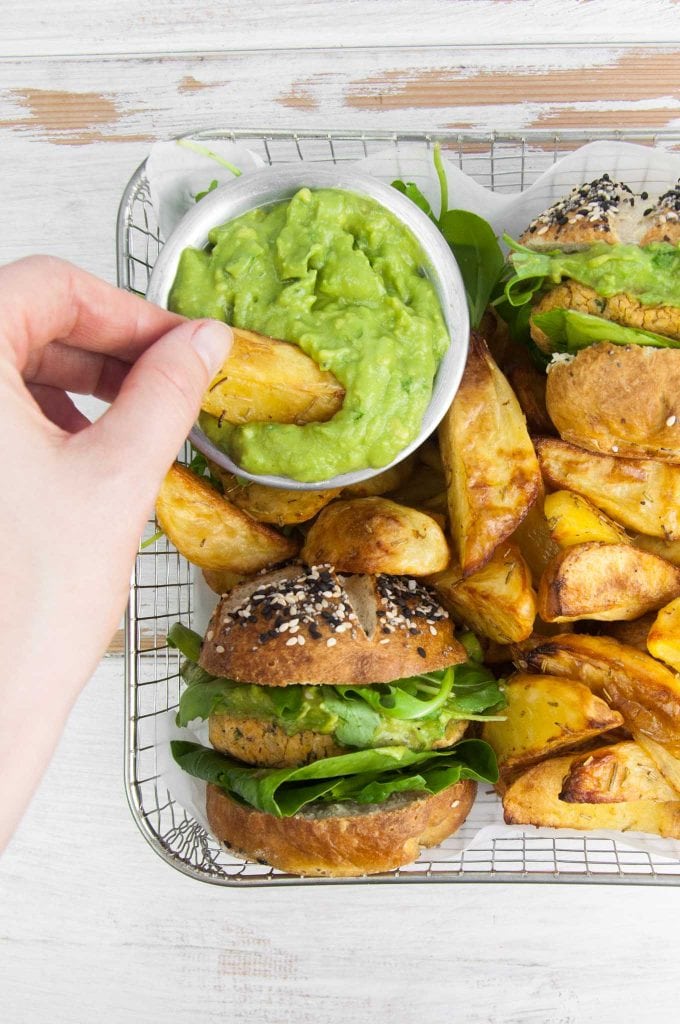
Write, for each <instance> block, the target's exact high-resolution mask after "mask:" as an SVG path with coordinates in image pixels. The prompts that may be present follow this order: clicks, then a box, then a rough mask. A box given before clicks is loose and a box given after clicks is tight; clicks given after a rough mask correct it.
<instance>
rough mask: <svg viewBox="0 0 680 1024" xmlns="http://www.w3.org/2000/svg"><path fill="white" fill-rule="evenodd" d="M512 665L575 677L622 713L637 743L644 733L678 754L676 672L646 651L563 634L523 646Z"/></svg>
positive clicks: (679, 723)
mask: <svg viewBox="0 0 680 1024" xmlns="http://www.w3.org/2000/svg"><path fill="white" fill-rule="evenodd" d="M516 665H517V667H518V668H519V669H520V670H522V671H532V672H540V673H544V674H548V675H556V676H566V677H567V678H568V679H578V680H580V681H581V682H583V683H585V684H586V686H589V687H590V689H591V690H592V691H593V693H595V694H596V695H597V696H598V697H602V698H603V699H604V700H606V701H607V703H608V704H609V705H610V707H613V708H615V709H616V710H617V711H620V712H621V714H622V715H623V720H624V723H625V725H626V728H627V729H628V730H629V731H630V732H631V734H632V735H633V738H634V739H635V740H637V741H638V743H642V738H641V737H642V736H648V737H649V738H650V739H652V740H655V741H656V742H657V743H660V744H662V745H663V746H664V747H666V748H667V749H668V751H669V753H671V754H672V755H673V756H674V757H680V676H677V675H676V674H675V672H671V670H670V669H669V668H666V667H665V665H662V664H661V663H660V662H658V661H656V660H655V659H654V658H652V657H650V656H649V655H648V654H643V653H642V651H637V650H635V648H633V647H627V646H626V645H625V644H621V643H619V642H618V641H617V640H613V639H612V638H611V637H605V636H587V635H586V634H582V633H568V634H560V635H559V636H553V637H550V638H548V639H547V640H544V641H539V642H537V643H536V646H535V647H533V649H530V648H529V644H528V643H527V644H524V645H523V647H522V650H521V651H519V652H518V654H517V657H516ZM645 749H646V750H647V747H645ZM648 752H649V751H648Z"/></svg>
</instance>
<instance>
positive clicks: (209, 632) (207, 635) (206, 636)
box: [205, 629, 215, 640]
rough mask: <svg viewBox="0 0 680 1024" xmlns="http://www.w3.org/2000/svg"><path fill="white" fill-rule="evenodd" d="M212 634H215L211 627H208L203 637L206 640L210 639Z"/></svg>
mask: <svg viewBox="0 0 680 1024" xmlns="http://www.w3.org/2000/svg"><path fill="white" fill-rule="evenodd" d="M214 635H215V634H214V632H213V630H212V629H209V630H208V632H207V633H206V634H205V638H206V640H212V638H213V637H214Z"/></svg>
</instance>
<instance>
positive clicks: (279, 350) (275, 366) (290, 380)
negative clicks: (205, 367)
mask: <svg viewBox="0 0 680 1024" xmlns="http://www.w3.org/2000/svg"><path fill="white" fill-rule="evenodd" d="M232 329H233V331H234V345H233V347H232V349H231V352H230V353H229V357H228V358H227V360H226V362H225V363H224V365H223V366H222V368H221V369H220V370H219V372H218V373H217V374H216V375H215V377H214V378H213V380H212V381H211V383H210V387H209V388H208V390H207V391H206V393H205V395H204V396H203V401H202V403H201V409H202V410H203V412H207V413H209V414H210V415H211V416H215V417H216V418H218V419H219V418H221V419H222V420H225V421H226V422H227V423H253V422H267V421H273V422H275V423H311V422H313V421H315V420H329V419H331V417H332V416H334V415H335V414H336V412H337V411H338V409H340V407H341V406H342V402H343V399H344V397H345V392H344V389H343V388H342V386H341V385H340V384H339V383H338V381H337V380H336V378H335V377H334V376H333V374H332V373H328V372H327V371H326V370H321V369H319V367H318V366H317V364H316V363H315V362H314V360H313V359H310V357H309V356H307V355H305V353H304V352H303V351H302V350H301V349H300V348H298V347H297V345H291V344H289V343H288V342H286V341H277V340H276V339H275V338H266V337H264V336H263V335H261V334H254V333H253V332H252V331H244V330H241V329H240V328H236V327H234V328H232Z"/></svg>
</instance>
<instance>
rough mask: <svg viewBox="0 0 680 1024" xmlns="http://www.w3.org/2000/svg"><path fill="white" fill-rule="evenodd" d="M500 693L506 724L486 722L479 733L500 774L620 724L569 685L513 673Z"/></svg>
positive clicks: (618, 718)
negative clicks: (494, 754) (488, 744)
mask: <svg viewBox="0 0 680 1024" xmlns="http://www.w3.org/2000/svg"><path fill="white" fill-rule="evenodd" d="M504 693H505V698H506V700H507V702H508V704H507V707H506V708H505V709H504V710H503V715H504V716H505V721H504V722H485V723H484V726H483V728H482V739H484V740H486V741H487V743H490V744H491V746H492V747H493V749H494V750H495V751H496V756H497V757H498V764H499V767H500V769H501V771H502V772H508V771H510V772H512V771H514V770H515V769H517V768H523V767H526V766H527V765H529V764H533V763H534V762H535V761H540V760H541V759H542V758H545V757H548V756H549V755H551V754H554V753H556V752H557V751H562V750H567V749H573V748H574V747H577V746H578V745H579V744H583V743H584V742H586V741H587V740H590V739H592V738H593V737H594V736H599V735H600V734H601V733H603V732H607V731H608V730H610V729H616V728H617V727H619V726H620V725H622V724H623V718H622V717H621V715H620V714H619V712H618V711H613V710H612V709H611V708H610V707H609V705H608V704H606V703H605V702H604V701H603V700H601V698H600V697H596V696H595V695H594V694H593V693H591V691H590V690H589V688H588V687H587V686H585V685H584V684H583V683H578V682H576V681H574V680H570V679H562V678H560V677H558V676H535V675H528V674H526V673H523V672H518V673H516V674H515V675H514V676H512V677H511V678H510V679H509V680H508V681H507V683H506V684H505V687H504Z"/></svg>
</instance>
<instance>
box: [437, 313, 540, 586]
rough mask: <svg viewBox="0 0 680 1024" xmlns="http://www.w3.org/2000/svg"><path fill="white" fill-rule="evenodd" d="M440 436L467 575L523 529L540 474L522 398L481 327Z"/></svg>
mask: <svg viewBox="0 0 680 1024" xmlns="http://www.w3.org/2000/svg"><path fill="white" fill-rule="evenodd" d="M439 441H440V448H441V454H442V461H443V463H444V472H445V475H446V488H447V494H448V504H449V520H450V524H451V533H452V536H453V540H454V544H455V548H456V555H457V558H458V562H459V563H460V566H461V568H462V571H463V574H464V575H465V576H469V575H470V574H471V573H473V572H476V571H477V570H478V569H481V568H482V566H483V565H485V564H486V563H487V562H488V561H489V559H490V558H491V556H492V555H493V552H494V551H495V549H496V548H497V547H498V545H499V544H502V543H503V541H505V540H507V538H508V537H509V536H510V534H512V533H513V532H514V531H515V530H516V529H517V527H518V526H519V524H520V523H521V522H522V520H523V519H524V517H525V516H526V514H527V512H528V511H529V508H530V507H531V505H532V504H533V502H534V500H535V499H536V497H537V495H538V490H539V486H540V479H541V477H540V472H539V467H538V461H537V459H536V454H535V452H534V449H533V445H532V443H531V440H530V438H529V434H528V431H527V425H526V421H525V419H524V414H523V413H522V410H521V408H520V405H519V402H518V401H517V398H516V397H515V395H514V393H513V390H512V388H511V387H510V385H509V384H508V382H507V380H506V379H505V377H504V376H503V374H502V373H501V371H500V370H499V369H498V367H497V366H496V364H495V362H494V361H493V359H492V358H491V355H490V353H489V350H488V348H487V345H486V342H485V341H484V339H483V338H482V337H481V336H480V335H479V334H477V333H475V332H473V333H472V335H471V338H470V351H469V354H468V360H467V364H466V367H465V372H464V374H463V379H462V381H461V384H460V387H459V389H458V392H457V394H456V397H455V398H454V400H453V403H452V405H451V408H450V409H449V411H448V413H447V414H446V416H445V417H444V419H443V421H442V424H441V426H440V428H439Z"/></svg>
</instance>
